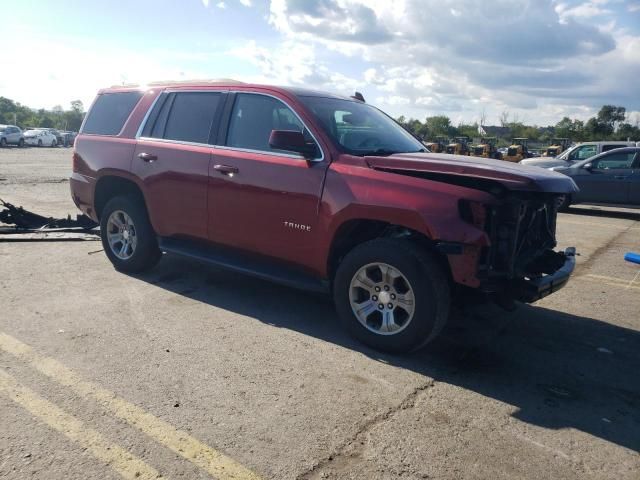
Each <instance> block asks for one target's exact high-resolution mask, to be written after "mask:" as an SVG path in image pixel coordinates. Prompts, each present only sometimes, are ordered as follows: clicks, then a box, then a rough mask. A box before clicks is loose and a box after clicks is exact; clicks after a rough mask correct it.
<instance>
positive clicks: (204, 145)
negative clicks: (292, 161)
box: [135, 89, 325, 162]
mask: <svg viewBox="0 0 640 480" xmlns="http://www.w3.org/2000/svg"><path fill="white" fill-rule="evenodd" d="M181 92H185V93H204V92H206V93H208V92H216V93H246V94H251V95H263V96H265V97H271V98H275V99H276V100H278V101H279V102H282V103H283V104H285V105H286V106H287V108H288V109H289V110H291V111H292V112H293V114H294V115H295V116H296V118H297V119H298V120H300V123H301V124H302V126H303V127H304V128H305V129H306V130H307V131H308V132H309V135H311V138H313V141H314V142H316V145H318V149H320V158H311V159H306V158H304V157H303V156H302V155H299V154H298V155H293V154H290V153H279V152H269V151H266V150H252V149H249V148H238V147H229V146H227V145H214V144H211V143H197V142H185V141H182V140H171V139H167V138H153V137H142V136H141V135H142V131H143V130H144V127H145V126H146V124H147V121H148V120H149V116H150V115H151V112H152V111H153V109H154V107H155V106H156V103H157V102H158V99H159V98H160V97H161V96H162V94H163V93H181ZM135 139H136V140H146V141H151V142H162V143H176V144H179V145H191V146H195V147H212V148H218V149H221V150H232V151H236V152H247V153H259V154H262V155H270V156H276V157H289V158H296V159H303V160H307V161H310V162H322V161H323V160H324V159H325V155H324V150H323V149H322V145H321V144H320V142H319V141H318V139H317V138H316V136H315V135H314V134H313V132H312V131H311V129H310V128H309V127H307V124H306V123H304V121H303V120H302V118H300V115H298V112H296V111H295V110H294V109H293V108H292V107H291V105H289V104H288V103H287V102H286V101H284V100H282V99H281V98H278V97H276V96H275V95H271V94H269V93H262V92H247V91H243V90H214V89H211V90H185V89H165V90H162V91H161V92H160V93H159V94H158V96H157V97H156V98H155V100H154V101H153V103H152V104H151V106H150V107H149V109H148V110H147V113H146V114H145V116H144V118H143V119H142V122H141V123H140V127H138V131H137V133H136V136H135Z"/></svg>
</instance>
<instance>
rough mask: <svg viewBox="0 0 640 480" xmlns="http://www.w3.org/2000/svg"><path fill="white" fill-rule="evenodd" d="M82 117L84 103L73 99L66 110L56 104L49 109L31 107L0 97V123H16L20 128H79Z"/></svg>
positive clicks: (71, 129) (75, 129)
mask: <svg viewBox="0 0 640 480" xmlns="http://www.w3.org/2000/svg"><path fill="white" fill-rule="evenodd" d="M83 118H84V105H83V104H82V102H81V101H80V100H74V101H73V102H71V104H70V108H69V109H68V110H64V109H63V108H62V106H60V105H56V106H55V107H53V108H52V109H51V110H46V109H44V108H40V109H37V110H36V109H33V108H29V107H27V106H25V105H21V104H20V103H18V102H14V101H13V100H11V99H9V98H5V97H0V124H10V125H17V126H18V127H20V128H28V127H43V128H56V129H58V130H70V131H72V132H77V131H78V130H80V125H81V124H82V119H83Z"/></svg>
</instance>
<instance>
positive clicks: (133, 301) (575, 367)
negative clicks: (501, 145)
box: [0, 148, 640, 480]
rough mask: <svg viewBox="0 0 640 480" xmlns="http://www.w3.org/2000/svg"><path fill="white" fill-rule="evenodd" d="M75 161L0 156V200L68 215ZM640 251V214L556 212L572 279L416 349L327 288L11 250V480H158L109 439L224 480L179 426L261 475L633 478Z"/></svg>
mask: <svg viewBox="0 0 640 480" xmlns="http://www.w3.org/2000/svg"><path fill="white" fill-rule="evenodd" d="M70 163H71V150H70V149H62V148H58V149H23V150H19V149H13V148H11V149H3V150H0V198H3V199H4V200H6V201H9V202H11V203H14V204H16V205H23V206H24V207H26V208H28V209H31V210H34V211H36V212H38V213H41V214H44V215H51V216H62V215H66V214H69V213H70V214H73V215H75V213H76V212H75V207H74V205H73V203H72V201H71V199H70V196H69V192H68V182H67V180H66V178H67V176H68V175H69V169H70ZM638 238H640V215H638V214H637V213H636V212H633V211H630V210H624V209H611V210H607V209H594V208H587V207H585V208H574V209H573V210H572V211H571V213H568V214H562V215H560V219H559V244H560V246H562V247H564V246H570V245H575V246H577V247H578V250H579V252H580V254H581V255H580V257H579V258H578V267H577V271H576V274H575V276H574V279H573V280H572V282H570V284H569V285H568V286H567V287H566V288H564V289H563V290H562V291H560V292H558V293H557V294H554V295H552V296H550V297H547V298H546V299H544V300H542V301H541V302H539V303H537V304H535V305H534V306H521V307H519V308H518V310H517V311H515V312H512V313H507V312H504V311H502V310H499V309H498V308H495V307H492V306H483V307H475V308H459V309H456V311H455V312H454V314H453V316H452V319H451V321H450V323H449V325H448V327H447V328H446V329H445V331H444V333H443V335H442V336H441V337H440V338H439V339H438V340H437V341H436V342H435V343H434V344H433V345H432V346H430V347H429V348H428V349H426V350H424V351H421V352H419V353H415V354H412V355H408V356H401V357H400V356H390V355H382V354H379V353H377V352H375V351H372V350H369V349H367V348H364V347H362V346H361V345H359V344H357V343H355V342H354V341H352V340H351V339H350V338H349V337H348V336H347V335H346V334H345V333H344V332H343V331H342V330H341V329H340V328H339V326H338V322H337V319H336V314H335V312H334V310H333V307H332V305H331V303H330V302H329V301H328V300H327V299H325V298H323V297H317V296H313V295H306V294H303V293H300V292H297V291H294V290H290V289H287V288H283V287H280V286H276V285H272V284H269V283H265V282H262V281H258V280H254V279H250V278H246V277H242V276H240V275H231V274H229V273H226V272H223V271H219V270H216V269H212V268H210V267H206V266H202V265H199V264H197V263H194V262H191V261H186V260H183V259H179V258H175V257H166V258H164V259H163V260H162V262H161V263H160V264H159V265H158V267H157V268H155V269H154V270H153V271H151V272H149V273H146V274H144V275H138V276H127V275H123V274H121V273H118V272H116V271H115V270H113V268H112V267H111V265H110V264H109V262H108V261H107V259H106V257H105V256H104V254H103V253H102V252H99V250H100V249H101V245H100V243H99V242H92V241H88V242H75V243H71V242H69V243H67V242H34V243H3V242H0V304H1V305H2V308H1V309H0V386H1V385H2V381H3V380H2V379H3V378H9V379H13V380H5V386H6V382H7V381H16V382H17V383H18V384H19V385H20V388H24V387H26V388H27V389H28V390H25V392H23V394H22V395H17V396H16V395H14V396H12V395H11V394H8V393H7V389H6V388H5V389H4V390H2V389H1V388H0V478H16V479H22V478H39V479H47V480H55V479H69V478H78V479H79V478H96V479H110V478H118V477H120V476H121V475H122V476H125V477H127V474H129V473H131V475H130V478H145V476H146V473H145V471H144V470H140V471H135V472H133V471H130V470H126V469H125V470H124V471H123V470H120V471H119V470H118V469H117V468H118V465H120V464H119V463H118V459H115V460H114V459H113V458H112V457H113V452H114V448H112V447H110V448H109V449H106V450H104V451H108V452H112V453H111V455H112V457H109V458H111V460H109V459H106V460H105V458H106V457H105V458H102V459H101V458H100V455H99V452H103V453H104V451H103V450H100V446H99V444H97V443H96V441H95V438H97V437H96V436H95V432H97V433H98V434H99V435H100V438H101V439H102V441H103V442H107V443H108V444H109V445H111V444H114V445H117V446H119V447H121V448H122V449H124V451H125V452H127V458H128V459H129V460H128V461H127V462H128V463H127V462H125V464H127V465H128V464H129V463H131V462H130V460H131V458H137V459H140V460H141V462H143V463H144V464H146V465H147V466H149V468H151V469H152V470H153V471H157V472H159V473H160V474H161V475H162V476H164V477H168V478H189V479H192V478H210V476H209V473H211V470H209V471H207V470H206V468H203V467H202V465H201V464H198V458H200V457H199V456H198V455H199V454H198V453H193V452H191V453H189V452H188V451H186V450H184V449H183V447H181V446H180V445H178V446H176V440H175V439H172V438H173V437H172V436H171V434H170V432H171V431H174V430H172V429H176V430H177V431H178V432H179V436H180V438H182V439H183V440H184V438H187V437H188V438H193V439H197V441H199V442H202V444H204V446H205V447H206V448H209V449H215V451H216V452H221V453H223V454H224V455H226V456H228V457H230V458H232V459H233V460H234V461H235V462H237V463H238V464H241V465H242V466H244V467H246V468H248V469H251V470H252V471H253V472H256V474H258V475H260V476H261V477H263V478H274V479H295V478H301V479H302V478H320V479H322V478H332V479H333V478H336V479H396V478H403V479H404V478H406V479H422V478H436V479H460V478H465V479H466V478H469V479H476V478H477V479H484V478H492V479H493V478H504V479H513V478H523V479H536V480H539V479H541V478H576V479H578V478H580V479H585V478H586V479H600V478H607V479H616V480H618V479H638V478H639V477H638V472H639V471H640V455H639V451H640V375H639V374H638V372H640V279H638V277H639V275H638V272H639V271H640V270H639V269H638V267H637V266H633V265H631V264H628V263H625V262H623V261H622V255H623V254H624V252H626V251H629V250H633V249H635V250H638V249H639V248H640V245H639V244H638ZM96 252H97V253H96ZM12 339H16V340H17V341H19V342H21V343H20V345H22V344H24V345H28V346H29V347H30V349H29V347H26V346H23V347H20V348H19V349H17V350H16V349H14V350H11V348H10V345H13V344H12V343H11V342H13V340H12ZM31 349H32V350H31ZM25 352H32V353H25ZM42 357H46V358H42ZM52 360H55V361H56V362H59V363H51V362H52ZM52 365H59V366H58V367H55V368H54V367H52ZM47 369H48V370H47ZM69 371H70V372H72V373H68V372H69ZM7 376H8V377H7ZM87 385H88V386H87ZM96 392H98V393H96ZM100 392H106V393H104V394H101V393H100ZM100 395H102V396H100ZM29 398H36V399H43V400H44V401H46V403H37V402H36V401H35V400H34V401H33V402H32V404H30V405H31V407H30V408H26V407H25V401H26V399H29ZM34 402H35V403H34ZM118 402H125V403H118ZM125 404H126V405H127V407H126V408H125V407H122V405H125ZM55 408H57V409H61V410H62V411H63V412H66V413H67V414H69V415H72V416H73V418H74V422H78V423H77V424H75V423H73V424H70V423H69V422H70V420H69V419H67V418H66V417H61V416H57V417H56V416H55V415H52V414H51V411H53V410H52V409H55ZM119 409H120V410H119ZM123 412H124V413H123ZM136 412H144V414H142V413H140V414H137V413H136ZM156 421H158V422H160V421H161V422H164V423H153V422H156ZM56 422H57V423H56ZM61 425H62V426H61ZM70 425H76V427H77V428H76V430H74V429H73V428H71V427H70ZM149 425H156V427H154V428H156V429H155V430H154V429H153V428H152V427H150V426H149ZM157 425H160V426H159V427H158V426H157ZM80 426H81V427H82V428H81V427H80ZM56 427H60V428H56ZM78 429H79V430H78ZM73 432H76V433H75V434H74V433H73ZM77 432H80V433H77ZM87 432H94V433H87ZM73 435H75V437H74V436H73ZM181 441H182V440H181ZM87 442H89V443H87ZM91 442H93V443H91ZM178 443H179V442H178ZM96 445H97V446H96ZM205 447H201V448H202V449H206V448H205ZM229 468H231V467H229ZM225 471H226V472H228V471H230V470H225ZM118 472H119V473H120V474H119V473H118ZM136 473H137V474H138V476H136ZM218 476H220V477H221V478H225V476H224V475H223V474H221V475H218ZM147 478H151V477H147ZM229 478H230V477H229ZM237 478H248V477H247V476H244V477H243V476H242V475H239V476H238V477H237Z"/></svg>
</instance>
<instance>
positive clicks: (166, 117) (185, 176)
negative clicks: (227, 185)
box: [132, 91, 225, 240]
mask: <svg viewBox="0 0 640 480" xmlns="http://www.w3.org/2000/svg"><path fill="white" fill-rule="evenodd" d="M224 97H225V93H223V92H219V91H176V92H167V93H164V94H162V95H161V97H160V98H159V99H158V101H157V102H156V106H155V107H154V109H153V111H152V113H151V114H150V116H149V118H148V120H147V122H146V124H145V126H144V128H143V131H142V133H141V136H140V137H139V138H138V142H137V145H136V149H135V153H134V156H133V164H132V170H133V172H134V173H135V174H136V175H137V176H138V177H139V178H140V179H141V180H142V182H143V184H144V188H143V191H144V194H145V199H146V203H147V207H148V209H149V216H150V218H151V223H152V225H153V227H154V229H155V231H156V232H157V233H158V235H160V236H166V237H168V236H180V237H189V238H194V239H202V240H206V239H207V184H208V181H209V161H210V159H211V148H212V147H211V145H210V139H211V132H212V131H213V132H215V131H216V130H217V126H218V121H219V118H220V111H221V108H222V105H223V104H224V101H223V100H224Z"/></svg>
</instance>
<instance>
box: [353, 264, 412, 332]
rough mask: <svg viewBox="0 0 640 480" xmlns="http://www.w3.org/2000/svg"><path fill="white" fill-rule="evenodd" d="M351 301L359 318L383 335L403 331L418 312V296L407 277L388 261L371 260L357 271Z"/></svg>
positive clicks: (368, 327)
mask: <svg viewBox="0 0 640 480" xmlns="http://www.w3.org/2000/svg"><path fill="white" fill-rule="evenodd" d="M349 302H350V304H351V309H352V310H353V313H354V315H355V316H356V318H357V319H358V321H359V322H360V323H361V324H362V325H363V326H364V327H365V328H367V329H368V330H369V331H371V332H373V333H376V334H379V335H395V334H397V333H400V332H401V331H402V330H404V329H405V328H407V326H408V325H409V323H411V320H412V319H413V315H414V313H415V297H414V293H413V288H412V286H411V284H410V283H409V281H408V280H407V277H405V276H404V275H403V274H402V272H400V270H398V269H397V268H395V267H393V266H391V265H388V264H386V263H370V264H368V265H365V266H363V267H362V268H360V269H359V270H358V271H357V272H356V273H355V275H354V276H353V278H352V279H351V284H350V286H349Z"/></svg>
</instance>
